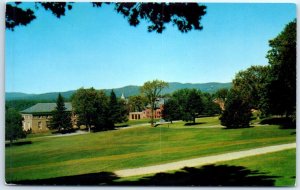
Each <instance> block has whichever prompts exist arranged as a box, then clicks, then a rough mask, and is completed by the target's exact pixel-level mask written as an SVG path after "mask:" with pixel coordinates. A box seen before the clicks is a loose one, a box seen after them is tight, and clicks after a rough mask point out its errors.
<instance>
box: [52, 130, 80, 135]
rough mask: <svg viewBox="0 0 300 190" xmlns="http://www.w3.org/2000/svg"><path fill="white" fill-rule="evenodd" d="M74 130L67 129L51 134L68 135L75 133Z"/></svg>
mask: <svg viewBox="0 0 300 190" xmlns="http://www.w3.org/2000/svg"><path fill="white" fill-rule="evenodd" d="M75 132H76V129H67V130H61V131H58V130H57V131H53V132H52V134H70V133H75Z"/></svg>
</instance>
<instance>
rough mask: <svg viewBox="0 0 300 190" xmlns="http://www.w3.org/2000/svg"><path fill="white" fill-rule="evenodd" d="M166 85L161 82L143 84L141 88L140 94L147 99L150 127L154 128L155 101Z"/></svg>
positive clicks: (154, 81)
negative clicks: (149, 110) (149, 111)
mask: <svg viewBox="0 0 300 190" xmlns="http://www.w3.org/2000/svg"><path fill="white" fill-rule="evenodd" d="M167 86H168V83H166V82H164V81H161V80H153V81H148V82H145V83H144V85H143V86H142V87H141V89H140V90H141V93H143V94H144V95H145V97H146V98H147V100H148V102H149V104H150V109H151V126H152V127H154V109H155V103H156V101H157V99H158V98H159V97H160V96H161V91H162V89H164V88H166V87H167Z"/></svg>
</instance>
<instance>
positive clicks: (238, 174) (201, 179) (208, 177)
mask: <svg viewBox="0 0 300 190" xmlns="http://www.w3.org/2000/svg"><path fill="white" fill-rule="evenodd" d="M275 178H278V177H277V176H268V175H266V174H265V173H261V172H259V171H257V170H249V169H247V168H245V167H242V166H228V165H219V166H215V165H207V166H203V167H200V168H194V167H185V168H183V169H182V170H180V171H177V172H175V173H158V174H155V175H153V176H147V177H142V178H140V179H138V180H137V181H119V182H118V181H116V180H117V179H120V178H119V177H118V176H116V175H115V174H114V173H111V172H100V173H92V174H84V175H76V176H67V177H57V178H51V179H43V180H30V181H29V180H28V181H19V182H15V183H14V184H22V185H112V186H192V185H193V186H274V183H275Z"/></svg>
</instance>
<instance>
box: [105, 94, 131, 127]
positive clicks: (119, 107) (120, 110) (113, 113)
mask: <svg viewBox="0 0 300 190" xmlns="http://www.w3.org/2000/svg"><path fill="white" fill-rule="evenodd" d="M108 113H109V116H108V118H109V124H110V126H111V127H114V124H115V123H121V122H124V121H127V119H128V118H127V109H126V105H125V102H122V101H121V100H119V101H118V99H117V96H116V94H115V92H114V91H113V90H112V91H111V93H110V99H109V111H108Z"/></svg>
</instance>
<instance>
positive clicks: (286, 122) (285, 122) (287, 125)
mask: <svg viewBox="0 0 300 190" xmlns="http://www.w3.org/2000/svg"><path fill="white" fill-rule="evenodd" d="M260 124H269V125H280V128H281V129H295V128H296V123H295V122H293V121H292V119H291V118H286V117H278V118H277V117H276V118H266V119H264V120H262V121H261V122H260Z"/></svg>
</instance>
